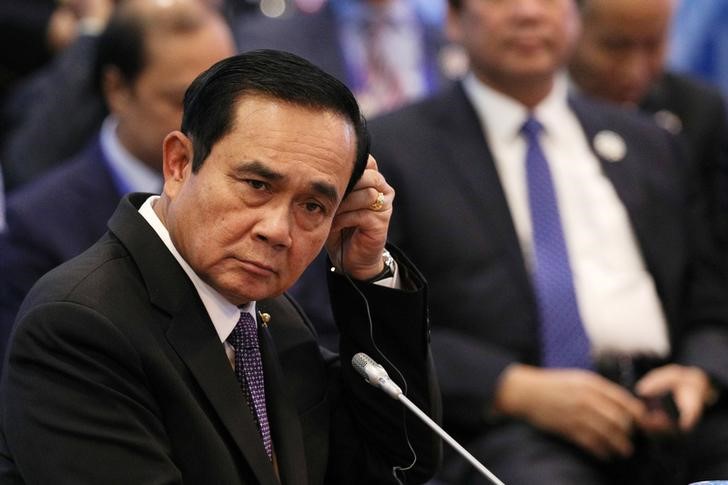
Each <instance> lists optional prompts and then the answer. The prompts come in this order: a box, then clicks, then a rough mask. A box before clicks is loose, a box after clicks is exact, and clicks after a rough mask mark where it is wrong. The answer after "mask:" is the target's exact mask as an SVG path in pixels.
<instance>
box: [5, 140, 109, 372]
mask: <svg viewBox="0 0 728 485" xmlns="http://www.w3.org/2000/svg"><path fill="white" fill-rule="evenodd" d="M120 198H121V195H120V194H119V193H118V191H117V189H116V187H115V186H114V183H113V181H112V179H111V175H110V174H109V171H108V168H107V165H106V163H105V161H104V155H103V152H102V151H101V147H100V145H99V143H98V140H94V141H93V142H92V143H91V144H90V145H89V146H88V147H87V148H86V149H85V150H84V151H83V152H81V153H80V154H79V155H78V156H77V157H76V158H74V159H72V160H69V161H67V162H65V163H64V164H62V165H61V166H60V167H59V168H57V169H56V170H55V171H53V172H51V173H49V174H48V175H47V176H46V177H42V178H40V179H39V180H37V181H35V182H34V183H31V184H30V185H28V186H27V187H24V188H23V189H21V190H19V191H17V192H14V193H13V194H12V195H11V196H10V197H9V198H8V200H7V224H8V226H7V231H6V232H5V233H2V234H0V336H1V337H2V340H1V341H0V356H3V355H4V349H5V344H6V342H7V339H8V336H9V334H10V328H11V326H12V324H13V321H14V320H15V314H16V313H17V311H18V308H19V307H20V304H21V303H22V301H23V298H25V295H26V294H27V293H28V290H30V288H31V286H33V284H34V283H35V282H36V281H37V280H38V278H40V277H41V276H43V275H44V274H45V273H47V272H48V271H50V270H51V269H53V268H55V267H56V266H58V265H59V264H61V263H63V262H64V261H67V260H69V259H71V258H72V257H74V256H76V255H78V254H80V253H81V252H82V251H84V250H85V249H87V248H88V247H89V246H91V245H92V244H93V243H94V242H96V241H97V240H98V239H99V238H100V237H101V236H102V235H103V234H104V232H105V231H106V222H107V221H108V220H109V217H110V216H111V214H113V213H114V208H115V207H116V205H117V204H118V203H119V199H120ZM0 362H2V361H0Z"/></svg>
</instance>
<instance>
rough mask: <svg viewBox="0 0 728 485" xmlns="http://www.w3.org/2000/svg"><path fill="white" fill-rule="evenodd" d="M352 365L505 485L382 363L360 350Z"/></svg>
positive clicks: (492, 479) (494, 480)
mask: <svg viewBox="0 0 728 485" xmlns="http://www.w3.org/2000/svg"><path fill="white" fill-rule="evenodd" d="M351 365H352V367H354V369H355V370H356V371H357V372H358V373H359V374H360V375H361V376H362V377H363V378H364V381H365V382H367V383H368V384H371V385H372V386H374V387H378V388H379V389H381V390H382V391H384V392H385V393H387V395H388V396H389V397H391V398H392V399H396V400H398V401H401V402H402V404H404V405H405V406H406V407H407V408H408V409H409V410H410V411H412V412H413V413H414V414H415V415H417V417H419V418H420V419H421V420H422V421H424V423H425V424H427V425H428V426H429V427H430V428H432V430H433V431H435V432H436V433H437V434H438V435H440V437H441V438H442V439H444V440H445V441H446V442H447V443H448V444H449V445H450V446H452V447H453V448H454V449H455V451H457V452H458V453H460V455H462V456H463V458H465V459H466V460H468V461H469V462H470V464H471V465H473V466H474V467H475V468H476V469H477V470H478V471H479V472H480V473H481V474H482V475H483V476H484V477H485V478H487V479H488V480H489V481H490V482H491V483H494V484H495V485H505V484H504V483H503V482H502V481H500V479H498V477H496V476H495V475H493V473H491V471H490V470H488V469H487V468H485V466H483V464H482V463H480V462H479V461H478V460H477V459H476V458H475V457H474V456H473V455H471V454H470V453H469V452H468V450H466V449H465V448H463V447H462V446H461V445H460V443H458V442H457V441H455V439H454V438H453V437H452V436H450V435H449V434H447V433H446V432H445V430H444V429H442V428H441V427H440V426H439V425H438V424H437V423H435V422H434V421H433V420H432V419H430V417H429V416H428V415H427V414H425V413H424V412H423V411H422V410H421V409H420V408H418V407H417V405H415V403H413V402H412V401H410V400H409V399H408V398H407V396H405V395H404V394H403V393H402V389H401V388H400V387H399V386H398V385H397V384H396V383H395V382H394V381H393V380H392V379H390V378H389V374H387V370H386V369H385V368H384V367H382V366H381V365H379V364H377V363H376V362H375V361H374V359H372V358H371V357H369V356H368V355H367V354H365V353H364V352H359V353H357V354H356V355H354V357H352V359H351Z"/></svg>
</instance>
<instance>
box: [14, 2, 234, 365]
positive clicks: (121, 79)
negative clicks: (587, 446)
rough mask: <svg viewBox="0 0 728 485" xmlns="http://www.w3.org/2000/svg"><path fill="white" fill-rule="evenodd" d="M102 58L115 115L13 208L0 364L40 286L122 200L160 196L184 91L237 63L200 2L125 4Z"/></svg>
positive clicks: (222, 27) (104, 40) (215, 19)
mask: <svg viewBox="0 0 728 485" xmlns="http://www.w3.org/2000/svg"><path fill="white" fill-rule="evenodd" d="M139 26H142V28H139ZM98 48H99V49H98V55H97V57H96V64H97V68H96V70H97V71H98V73H99V87H98V90H99V91H100V92H102V93H103V96H104V99H105V100H106V103H107V105H108V106H109V109H110V111H111V115H110V116H109V117H108V118H107V119H106V121H105V122H104V123H103V125H102V128H101V130H100V131H99V132H98V133H97V134H96V136H95V137H94V140H93V141H92V142H91V143H90V144H89V146H88V147H86V149H85V150H82V151H81V152H80V153H79V154H78V155H77V156H76V157H75V158H73V159H72V160H69V161H67V162H64V163H63V164H62V165H61V166H60V167H59V168H57V169H56V170H55V171H52V172H51V173H50V174H48V175H47V176H45V177H42V178H40V179H39V180H37V181H35V182H34V183H31V184H30V185H28V186H25V187H23V188H21V189H20V190H18V191H16V192H13V194H12V197H10V198H9V200H8V228H7V231H6V232H5V233H4V234H1V235H0V253H1V254H2V258H0V329H2V332H1V334H2V341H1V342H0V356H3V355H4V349H5V343H6V342H7V338H8V335H9V333H10V328H11V326H12V324H13V321H14V319H15V314H16V312H17V310H18V308H19V307H20V304H21V302H22V301H23V298H24V297H25V295H26V294H27V292H28V290H30V288H31V286H32V285H33V284H34V283H35V282H36V281H37V280H38V278H40V277H41V276H42V275H43V274H45V273H46V272H48V271H50V270H51V269H53V268H54V267H56V266H58V265H59V264H61V263H62V262H64V261H67V260H69V259H71V258H72V257H74V256H76V255H78V254H80V253H81V252H82V251H84V250H85V249H87V248H88V247H89V246H91V244H93V243H94V242H96V241H97V240H98V239H99V238H100V237H101V236H102V235H103V234H104V232H105V231H106V222H107V221H108V219H109V217H111V214H113V212H114V209H115V208H116V206H117V204H118V203H119V200H120V199H121V197H122V195H124V194H126V193H128V192H140V191H141V192H158V191H159V190H160V188H161V184H162V176H161V172H162V154H161V149H160V147H161V145H162V140H163V139H164V137H165V136H166V134H167V133H169V132H170V131H172V130H174V129H176V128H177V127H179V124H180V122H181V120H182V112H181V109H182V98H183V96H184V92H185V89H187V86H189V84H190V83H191V82H192V80H193V79H194V78H195V77H196V76H197V75H198V74H199V73H201V72H202V71H203V70H205V69H207V68H208V67H210V66H211V65H212V64H213V63H215V62H216V61H218V60H220V59H223V58H225V57H228V56H230V55H233V54H234V53H235V47H234V44H233V40H232V36H231V33H230V30H229V28H228V26H227V24H226V23H225V21H224V20H223V19H222V18H221V17H220V16H219V15H218V14H217V13H215V12H214V11H211V10H209V9H208V8H206V7H205V6H203V5H202V4H200V3H199V2H198V1H197V0H191V1H190V0H184V1H177V2H173V3H171V4H162V3H159V2H154V1H150V0H130V1H127V2H125V3H124V4H123V5H122V6H120V7H119V9H118V10H117V11H116V13H115V15H114V17H113V19H111V21H110V23H109V28H108V29H107V31H106V32H104V34H103V35H102V36H101V37H100V39H99V42H98Z"/></svg>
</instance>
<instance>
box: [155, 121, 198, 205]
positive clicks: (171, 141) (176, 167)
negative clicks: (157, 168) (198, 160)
mask: <svg viewBox="0 0 728 485" xmlns="http://www.w3.org/2000/svg"><path fill="white" fill-rule="evenodd" d="M193 157H194V150H193V148H192V140H190V139H189V138H187V136H186V135H185V134H184V133H182V132H181V131H173V132H171V133H170V134H168V135H167V136H166V137H165V138H164V142H162V173H163V174H164V193H165V194H166V195H167V196H168V197H170V198H174V196H175V195H176V194H177V193H178V192H179V191H180V188H181V187H182V186H183V185H184V183H185V182H186V181H187V179H188V178H189V177H191V176H192V160H193Z"/></svg>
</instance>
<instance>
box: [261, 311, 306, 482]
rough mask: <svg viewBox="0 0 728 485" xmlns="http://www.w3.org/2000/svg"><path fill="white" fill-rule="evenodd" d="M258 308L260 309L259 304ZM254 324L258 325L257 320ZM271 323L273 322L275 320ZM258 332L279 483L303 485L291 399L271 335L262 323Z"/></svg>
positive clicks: (297, 424)
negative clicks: (259, 332)
mask: <svg viewBox="0 0 728 485" xmlns="http://www.w3.org/2000/svg"><path fill="white" fill-rule="evenodd" d="M259 307H260V308H261V309H262V305H259ZM258 324H259V325H260V324H261V322H260V319H259V320H258ZM271 324H272V325H275V322H272V323H271ZM260 335H261V338H260V350H261V355H262V358H263V368H264V373H265V395H266V401H267V404H268V420H269V422H270V423H271V433H272V435H273V447H274V449H275V453H276V458H277V460H278V472H279V474H280V477H281V482H282V483H283V484H285V485H306V484H307V483H308V480H307V476H308V473H307V471H306V458H305V454H304V447H303V436H302V434H301V423H300V421H299V418H298V411H297V410H296V407H295V406H294V400H293V399H291V397H290V396H288V392H287V390H286V387H285V381H284V376H283V369H281V367H280V364H279V359H278V355H277V353H276V350H275V344H274V342H273V337H272V336H271V334H270V332H269V330H268V328H267V327H266V326H262V328H261V334H260Z"/></svg>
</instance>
